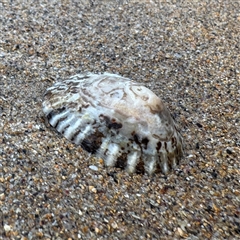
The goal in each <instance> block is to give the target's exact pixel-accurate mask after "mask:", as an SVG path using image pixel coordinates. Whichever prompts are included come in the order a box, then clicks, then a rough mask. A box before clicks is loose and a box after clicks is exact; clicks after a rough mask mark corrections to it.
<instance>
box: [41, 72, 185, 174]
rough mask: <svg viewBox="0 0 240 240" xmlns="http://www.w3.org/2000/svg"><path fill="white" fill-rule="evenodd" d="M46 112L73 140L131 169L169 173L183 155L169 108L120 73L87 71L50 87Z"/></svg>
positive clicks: (108, 163)
mask: <svg viewBox="0 0 240 240" xmlns="http://www.w3.org/2000/svg"><path fill="white" fill-rule="evenodd" d="M43 112H44V114H45V116H46V118H47V120H48V121H49V123H50V125H51V126H53V127H54V128H56V130H57V131H58V132H59V133H61V134H62V135H63V136H64V137H66V138H67V139H68V140H70V141H71V142H73V143H75V144H77V145H80V146H81V147H82V148H83V149H85V150H86V151H88V152H90V153H92V154H95V155H96V157H98V158H102V159H103V160H104V163H105V165H106V166H117V167H122V168H123V167H124V168H125V169H126V170H127V171H128V172H129V173H132V172H135V171H137V172H138V171H139V172H142V171H144V170H145V172H147V173H149V174H152V173H154V172H156V171H158V170H161V171H162V172H163V173H168V172H169V170H170V169H172V168H174V167H175V166H176V165H177V164H178V163H179V160H180V158H181V157H182V155H183V147H182V145H183V144H182V138H181V135H180V133H179V132H178V130H177V128H176V125H175V123H174V121H173V119H172V117H171V115H170V112H169V111H168V109H167V108H166V107H165V106H164V104H163V102H162V101H161V99H160V98H159V97H157V96H156V95H155V94H154V93H153V92H152V91H151V90H149V89H148V88H146V87H144V86H142V85H140V84H139V83H137V82H134V81H131V80H130V79H128V78H124V77H121V76H118V75H115V74H109V73H104V74H93V73H85V74H78V75H75V76H72V77H70V78H69V79H68V80H65V81H63V82H57V83H55V84H54V85H53V86H52V87H50V88H48V89H47V91H46V93H45V95H44V101H43Z"/></svg>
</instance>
